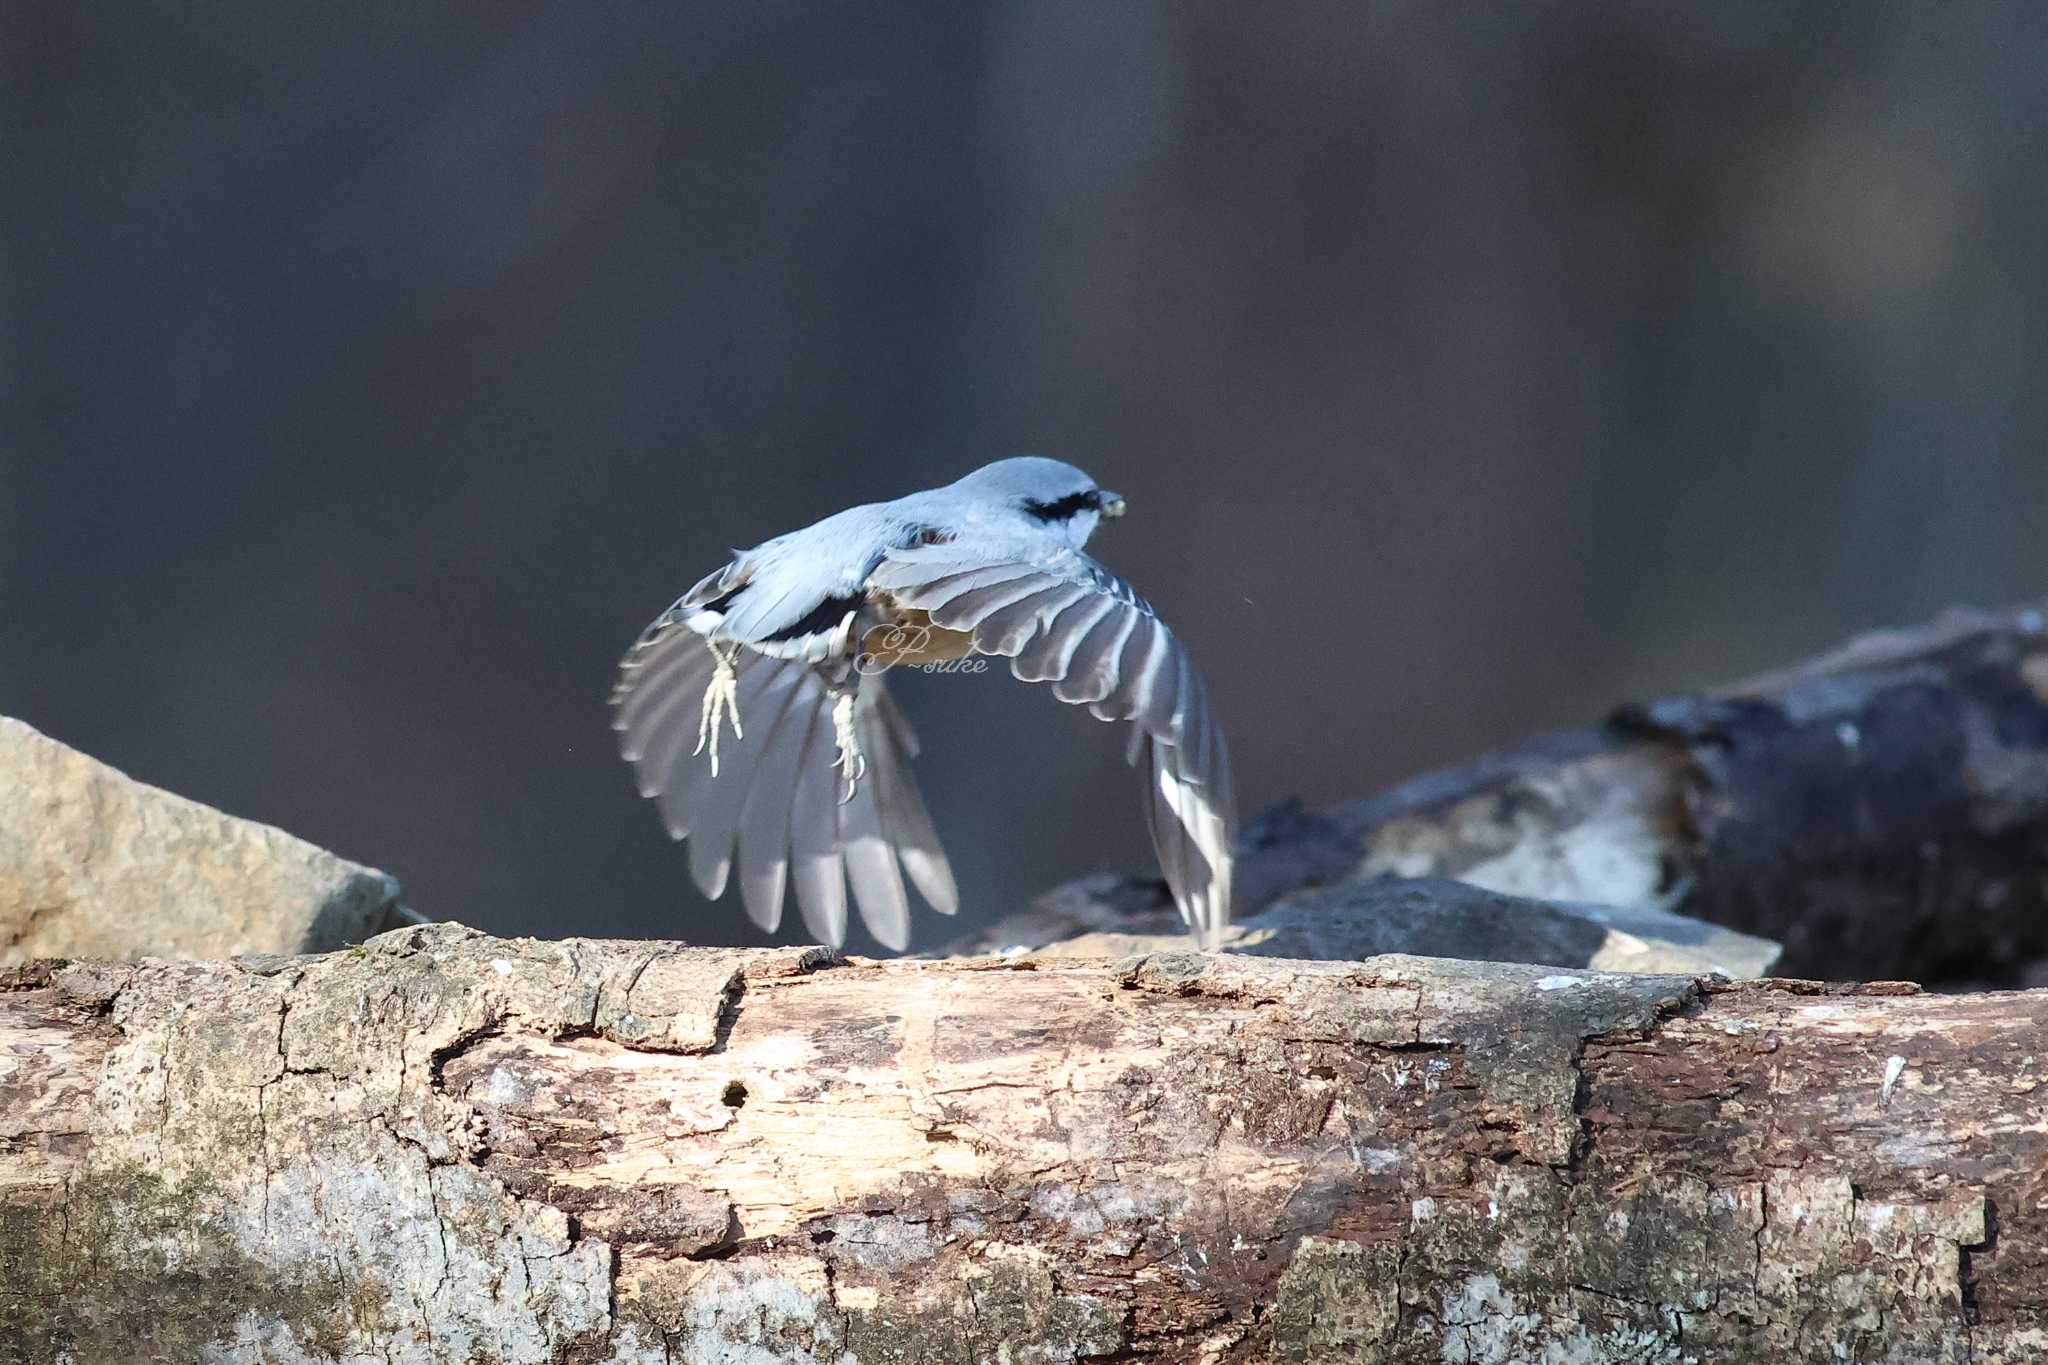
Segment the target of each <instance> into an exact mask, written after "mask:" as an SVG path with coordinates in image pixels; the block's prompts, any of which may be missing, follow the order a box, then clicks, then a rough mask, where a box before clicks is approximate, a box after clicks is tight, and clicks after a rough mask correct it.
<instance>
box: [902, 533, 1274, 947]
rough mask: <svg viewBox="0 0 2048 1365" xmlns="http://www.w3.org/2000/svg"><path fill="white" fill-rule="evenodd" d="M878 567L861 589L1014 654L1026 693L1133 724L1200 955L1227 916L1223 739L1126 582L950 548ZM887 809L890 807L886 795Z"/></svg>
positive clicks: (1064, 564)
mask: <svg viewBox="0 0 2048 1365" xmlns="http://www.w3.org/2000/svg"><path fill="white" fill-rule="evenodd" d="M942 548H943V550H944V553H934V552H931V551H928V550H926V549H923V548H913V549H905V550H898V551H895V552H892V553H891V554H889V555H887V556H885V557H884V559H883V561H882V563H881V564H880V565H879V566H877V568H876V570H875V572H874V574H873V576H872V577H871V579H870V582H871V583H872V584H874V585H875V586H879V587H886V588H887V589H888V591H889V592H890V593H891V595H892V596H893V597H894V598H895V599H896V600H897V601H898V602H899V603H901V604H902V605H904V606H906V607H910V608H914V609H918V610H922V611H926V612H928V613H929V614H930V616H931V619H932V620H933V622H935V623H936V624H938V625H940V626H944V627H946V628H948V629H955V630H966V631H969V632H971V634H972V637H973V641H974V647H975V649H976V650H977V651H979V652H981V653H984V654H995V655H1009V656H1011V658H1012V663H1011V666H1010V668H1011V672H1012V673H1014V674H1015V675H1016V676H1017V677H1018V678H1020V679H1022V680H1024V681H1026V682H1050V683H1051V684H1052V685H1053V695H1055V696H1056V697H1058V698H1059V699H1060V700H1061V701H1065V702H1071V703H1075V704H1082V705H1086V706H1088V708H1089V709H1090V711H1091V712H1093V713H1094V714H1095V715H1096V716H1097V717H1098V718H1100V719H1103V720H1129V721H1131V722H1132V739H1131V743H1130V745H1129V746H1128V747H1127V750H1126V757H1127V758H1128V759H1129V760H1130V761H1131V763H1132V764H1133V765H1134V766H1137V767H1139V768H1140V769H1141V770H1142V771H1144V773H1145V776H1146V793H1145V800H1144V811H1145V815H1146V822H1147V824H1148V825H1149V826H1150V827H1151V832H1152V841H1153V846H1154V848H1155V849H1156V850H1157V851H1158V854H1159V864H1160V870H1161V872H1162V873H1163V874H1164V875H1165V878H1166V882H1167V885H1168V887H1169V889H1170V890H1171V891H1172V892H1173V898H1174V902H1175V903H1176V904H1177V905H1178V906H1179V907H1180V912H1181V915H1182V917H1183V918H1184V919H1185V920H1186V921H1187V924H1188V927H1189V928H1190V929H1191V930H1192V931H1193V932H1194V934H1195V936H1196V937H1197V938H1198V939H1199V940H1200V941H1201V943H1202V944H1203V946H1205V947H1213V946H1215V944H1216V943H1217V941H1218V939H1219V936H1220V934H1221V932H1222V929H1223V926H1224V925H1225V924H1226V923H1227V922H1228V920H1229V915H1230V891H1231V871H1232V867H1231V857H1232V845H1233V844H1234V842H1235V840H1236V829H1237V812H1236V798H1235V796H1234V794H1233V792H1232V789H1231V773H1230V758H1229V752H1228V750H1227V748H1226V747H1225V744H1224V739H1223V732H1222V729H1221V727H1220V726H1218V724H1217V723H1216V717H1215V713H1214V711H1213V709H1212V708H1211V706H1210V702H1209V693H1208V688H1207V687H1206V686H1205V685H1204V684H1203V682H1202V679H1201V676H1200V674H1199V673H1198V672H1197V671H1196V670H1195V667H1194V664H1193V661H1192V660H1191V659H1189V658H1188V655H1187V650H1186V648H1185V646H1183V645H1182V644H1181V643H1180V641H1179V639H1178V638H1177V637H1175V636H1174V634H1173V633H1172V632H1171V631H1170V630H1169V629H1168V628H1167V626H1166V623H1165V622H1163V621H1161V620H1160V619H1159V618H1158V615H1157V614H1156V613H1155V612H1154V611H1153V610H1152V607H1151V605H1150V604H1149V603H1147V602H1146V601H1145V600H1144V599H1143V598H1141V597H1139V596H1138V595H1137V594H1136V593H1135V592H1133V591H1132V590H1131V588H1130V586H1129V585H1128V584H1126V583H1125V582H1124V581H1123V580H1122V579H1119V578H1117V577H1116V576H1115V575H1114V574H1112V573H1110V572H1109V571H1108V570H1107V569H1105V568H1103V567H1102V566H1101V565H1100V564H1097V563H1096V562H1095V561H1094V560H1092V559H1090V558H1089V557H1088V556H1087V555H1084V554H1082V553H1080V552H1079V551H1076V550H1065V549H1062V550H1060V551H1057V552H1054V553H1051V554H1036V555H1032V556H1030V557H1019V558H1016V559H1013V560H1005V561H1002V562H999V563H996V564H992V565H986V566H982V567H976V566H974V565H973V564H972V563H971V562H969V561H966V560H965V559H964V557H963V555H962V553H961V551H960V549H959V547H958V546H945V547H942ZM885 799H886V798H885Z"/></svg>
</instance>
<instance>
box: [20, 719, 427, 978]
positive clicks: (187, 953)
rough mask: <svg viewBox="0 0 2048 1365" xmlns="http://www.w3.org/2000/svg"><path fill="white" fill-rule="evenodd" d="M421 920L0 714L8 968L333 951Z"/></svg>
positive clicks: (272, 842) (362, 870)
mask: <svg viewBox="0 0 2048 1365" xmlns="http://www.w3.org/2000/svg"><path fill="white" fill-rule="evenodd" d="M417 918H418V917H417V916H415V915H413V914H412V913H411V912H410V911H407V910H405V909H404V908H403V907H401V906H399V904H398V883H397V882H396V881H395V880H393V879H392V878H390V877H388V876H386V875H385V874H384V873H382V872H379V871H377V870H376V869H374V868H368V867H362V866H359V865H357V864H355V863H351V862H348V861H346V860H344V859H341V858H337V857H335V856H334V855H333V854H331V853H328V852H326V851H325V850H323V849H320V848H316V847H314V846H313V845H312V844H309V843H306V842H305V841H304V840H301V839H295V838H293V837H292V836H291V835H289V834H286V833H284V832H283V831H282V830H278V829H273V828H271V827H270V826H268V825H259V824H256V823H254V822H253V821H248V820H239V819H236V818H235V817H234V816H231V815H226V814H223V813H222V812H220V811H217V810H214V809H213V808H212V807H210V806H204V805H201V804H199V803H198V802H196V801H188V800H186V799H185V798H184V797H180V796H173V795H172V794H170V793H169V792H166V791H161V790H159V789H157V788H155V787H152V786H149V785H147V784H145V783H141V782H137V781H135V780H133V779H132V778H129V777H127V776H125V775H123V774H122V773H120V772H117V771H116V770H114V769H113V768H110V767H108V766H107V765H106V764H104V763H101V762H99V761H98V760H96V759H93V758H88V757H87V756H86V755H84V754H82V753H79V752H78V751H77V750H75V749H71V748H68V747H66V746H65V745H63V744H59V743H58V742H57V741H55V740H53V739H50V738H49V737H47V736H45V735H43V734H40V733H38V732H37V731H36V730H34V729H32V728H31V727H29V726H28V725H25V724H23V723H22V722H21V721H18V720H12V719H9V718H7V717H4V716H0V966H5V965H9V964H18V963H21V962H24V961H27V960H29V959H31V958H36V957H97V958H138V957H191V958H216V957H229V956H233V955H236V954H243V953H311V952H323V951H325V950H327V949H330V948H335V947H339V946H341V945H343V944H347V943H353V942H358V941H360V940H361V939H363V938H365V937H367V936H369V935H371V934H374V933H377V932H378V931H380V930H382V929H384V928H387V927H389V926H390V925H391V924H394V923H406V922H409V921H415V920H417Z"/></svg>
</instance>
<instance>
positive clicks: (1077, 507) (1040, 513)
mask: <svg viewBox="0 0 2048 1365" xmlns="http://www.w3.org/2000/svg"><path fill="white" fill-rule="evenodd" d="M1101 505H1102V492H1101V490H1099V489H1095V488H1090V489H1088V490H1087V491H1085V492H1081V493H1069V494H1067V495H1066V496H1065V497H1064V498H1061V499H1059V500H1058V501H1057V502H1039V501H1037V500H1036V499H1034V498H1026V499H1025V500H1024V510H1025V511H1026V512H1028V513H1029V514H1030V515H1032V516H1034V517H1036V518H1037V519H1038V520H1040V521H1046V522H1051V521H1065V520H1066V519H1067V518H1068V517H1071V516H1073V515H1074V514H1075V513H1076V512H1088V511H1094V510H1096V509H1097V508H1099V507H1100V506H1101Z"/></svg>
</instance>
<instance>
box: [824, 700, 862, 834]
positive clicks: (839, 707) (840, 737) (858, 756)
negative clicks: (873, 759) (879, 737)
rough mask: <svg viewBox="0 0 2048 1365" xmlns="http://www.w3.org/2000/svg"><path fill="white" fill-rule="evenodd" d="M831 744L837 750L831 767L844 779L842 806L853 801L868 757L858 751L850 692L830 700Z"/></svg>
mask: <svg viewBox="0 0 2048 1365" xmlns="http://www.w3.org/2000/svg"><path fill="white" fill-rule="evenodd" d="M832 742H833V744H834V745H835V746H837V748H838V750H839V752H838V755H837V756H836V757H834V758H833V760H832V766H833V767H834V768H837V769H838V770H839V771H840V772H841V773H843V774H844V775H845V777H846V791H845V793H844V794H842V795H841V796H840V798H839V804H840V805H842V806H843V805H845V804H846V803H847V802H849V801H851V800H853V793H854V789H855V788H856V787H858V786H859V785H860V780H861V778H863V777H865V776H866V775H867V771H868V756H867V755H866V754H864V753H862V752H861V751H860V736H859V735H858V734H857V733H856V732H855V731H854V728H853V693H851V692H841V693H839V694H838V695H837V696H836V697H834V698H833V699H832Z"/></svg>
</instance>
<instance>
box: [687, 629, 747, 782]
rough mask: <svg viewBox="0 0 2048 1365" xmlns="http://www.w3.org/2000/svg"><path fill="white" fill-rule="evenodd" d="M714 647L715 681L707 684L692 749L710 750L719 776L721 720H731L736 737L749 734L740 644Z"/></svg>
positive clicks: (712, 680) (713, 773)
mask: <svg viewBox="0 0 2048 1365" xmlns="http://www.w3.org/2000/svg"><path fill="white" fill-rule="evenodd" d="M710 649H711V658H712V660H713V663H712V665H711V681H710V682H708V683H706V684H705V685H704V709H703V711H702V712H701V713H700V714H699V715H698V717H697V747H696V748H695V749H693V750H691V752H692V753H694V754H701V753H703V752H704V751H705V750H706V749H709V750H710V751H711V775H712V776H713V777H716V776H718V724H719V722H720V721H721V720H724V719H727V718H730V719H731V721H732V737H733V738H734V739H745V738H746V735H745V734H743V733H742V732H741V730H740V674H739V658H740V647H739V646H738V645H733V646H732V647H731V648H729V649H721V648H719V647H718V646H717V645H715V644H713V645H711V646H710Z"/></svg>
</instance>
